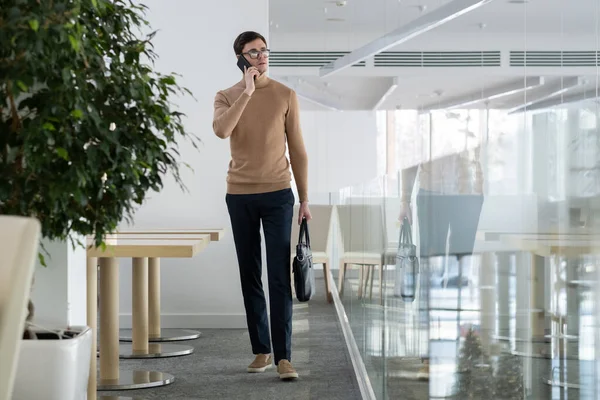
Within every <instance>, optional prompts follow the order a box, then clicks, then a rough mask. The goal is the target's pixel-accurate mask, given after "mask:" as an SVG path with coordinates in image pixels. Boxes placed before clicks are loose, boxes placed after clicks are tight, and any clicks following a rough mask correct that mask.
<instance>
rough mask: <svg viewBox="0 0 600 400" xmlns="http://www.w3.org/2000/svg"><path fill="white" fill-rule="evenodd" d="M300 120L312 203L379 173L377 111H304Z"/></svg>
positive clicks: (323, 200)
mask: <svg viewBox="0 0 600 400" xmlns="http://www.w3.org/2000/svg"><path fill="white" fill-rule="evenodd" d="M301 123H302V132H303V135H304V142H305V145H306V148H307V152H308V155H309V191H310V193H309V196H310V199H311V202H312V203H327V201H326V199H324V197H325V196H326V195H327V194H328V193H330V192H337V191H339V190H340V189H342V188H344V187H347V186H353V185H358V184H360V183H364V182H368V181H370V180H372V179H374V178H375V177H376V176H377V123H376V119H375V112H372V111H346V112H334V111H304V112H302V114H301Z"/></svg>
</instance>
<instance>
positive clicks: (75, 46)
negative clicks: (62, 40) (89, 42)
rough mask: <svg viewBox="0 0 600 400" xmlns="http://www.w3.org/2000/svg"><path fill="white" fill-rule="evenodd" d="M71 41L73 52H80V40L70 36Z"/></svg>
mask: <svg viewBox="0 0 600 400" xmlns="http://www.w3.org/2000/svg"><path fill="white" fill-rule="evenodd" d="M69 41H70V42H71V47H72V48H73V50H75V51H79V47H80V44H79V40H77V38H76V37H75V36H73V35H69Z"/></svg>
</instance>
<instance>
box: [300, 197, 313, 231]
mask: <svg viewBox="0 0 600 400" xmlns="http://www.w3.org/2000/svg"><path fill="white" fill-rule="evenodd" d="M302 218H306V222H308V221H310V220H311V219H312V215H310V210H309V209H308V202H307V201H303V202H302V203H300V209H299V210H298V225H300V224H301V223H302Z"/></svg>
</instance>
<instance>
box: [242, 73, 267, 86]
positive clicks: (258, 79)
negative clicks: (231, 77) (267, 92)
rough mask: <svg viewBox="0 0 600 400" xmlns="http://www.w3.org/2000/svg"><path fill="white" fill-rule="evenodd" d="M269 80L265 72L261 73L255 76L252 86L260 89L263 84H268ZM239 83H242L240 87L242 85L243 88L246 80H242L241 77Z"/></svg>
mask: <svg viewBox="0 0 600 400" xmlns="http://www.w3.org/2000/svg"><path fill="white" fill-rule="evenodd" d="M269 82H271V80H270V79H269V77H268V76H267V75H265V74H261V75H259V76H257V77H256V79H255V80H254V87H255V88H256V89H261V88H264V87H265V86H267V85H268V84H269ZM240 84H241V85H242V87H244V88H245V87H246V82H245V81H244V79H243V78H242V80H241V81H240Z"/></svg>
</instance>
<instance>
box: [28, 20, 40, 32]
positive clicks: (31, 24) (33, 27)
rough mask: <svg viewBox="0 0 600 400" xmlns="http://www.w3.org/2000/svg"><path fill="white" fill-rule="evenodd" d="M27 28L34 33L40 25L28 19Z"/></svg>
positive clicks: (36, 21)
mask: <svg viewBox="0 0 600 400" xmlns="http://www.w3.org/2000/svg"><path fill="white" fill-rule="evenodd" d="M29 26H30V27H31V29H32V30H33V31H35V32H37V31H38V29H40V23H39V22H38V20H37V19H30V20H29Z"/></svg>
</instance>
